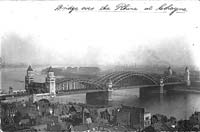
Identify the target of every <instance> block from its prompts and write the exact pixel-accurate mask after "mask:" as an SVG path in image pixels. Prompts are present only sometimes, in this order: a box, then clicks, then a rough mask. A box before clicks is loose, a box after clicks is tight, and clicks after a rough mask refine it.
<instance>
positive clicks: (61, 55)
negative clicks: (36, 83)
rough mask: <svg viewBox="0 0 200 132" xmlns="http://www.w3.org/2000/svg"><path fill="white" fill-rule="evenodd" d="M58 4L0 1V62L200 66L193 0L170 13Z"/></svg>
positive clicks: (198, 27) (198, 26)
mask: <svg viewBox="0 0 200 132" xmlns="http://www.w3.org/2000/svg"><path fill="white" fill-rule="evenodd" d="M116 3H117V2H115V3H114V2H111V4H116ZM58 4H60V3H59V2H48V4H47V3H44V2H23V3H22V2H21V3H20V2H19V3H14V2H13V3H9V2H3V3H1V5H0V17H1V21H0V36H1V40H0V42H1V47H2V48H1V49H2V50H1V54H2V56H3V57H4V58H5V60H6V62H8V63H27V64H65V65H85V66H91V65H119V64H120V65H121V64H122V65H123V64H134V63H137V64H158V65H159V64H165V65H187V64H195V65H198V66H200V61H198V58H200V52H199V51H200V41H199V38H200V37H199V36H200V20H199V19H198V17H199V15H198V14H199V13H198V12H200V8H199V7H198V6H199V5H197V4H196V3H194V2H193V3H192V2H191V3H190V4H188V3H185V4H184V5H185V6H187V7H188V12H187V13H185V14H183V13H179V14H174V15H172V16H169V15H168V14H163V13H130V12H129V13H123V12H110V13H108V12H101V13H99V12H90V13H89V12H85V13H83V12H81V13H80V12H78V13H72V14H67V13H66V12H55V11H54V10H53V9H54V8H55V7H56V6H57V5H58ZM67 4H69V3H66V4H64V5H67ZM70 4H72V3H70ZM80 4H83V3H81V2H80V1H79V2H75V3H74V5H80ZM87 4H88V5H89V4H91V2H88V3H87ZM92 4H94V3H92ZM97 4H105V2H104V3H103V2H98V3H97ZM137 4H138V6H141V4H144V3H143V2H140V3H136V5H137ZM156 4H159V3H156Z"/></svg>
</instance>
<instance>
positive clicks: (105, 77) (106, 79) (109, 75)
mask: <svg viewBox="0 0 200 132" xmlns="http://www.w3.org/2000/svg"><path fill="white" fill-rule="evenodd" d="M123 73H124V71H119V72H111V73H109V74H107V75H105V76H103V77H101V78H99V79H98V80H97V81H96V82H98V83H101V84H104V85H105V83H106V82H107V81H108V79H112V78H113V77H114V76H118V75H120V74H123Z"/></svg>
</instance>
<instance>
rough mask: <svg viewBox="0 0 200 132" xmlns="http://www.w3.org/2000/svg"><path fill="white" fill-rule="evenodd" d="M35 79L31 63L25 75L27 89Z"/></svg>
mask: <svg viewBox="0 0 200 132" xmlns="http://www.w3.org/2000/svg"><path fill="white" fill-rule="evenodd" d="M33 81H34V71H33V69H32V67H31V66H30V65H29V67H28V69H27V71H26V76H25V90H26V91H29V90H28V89H29V85H30V84H31V83H32V82H33Z"/></svg>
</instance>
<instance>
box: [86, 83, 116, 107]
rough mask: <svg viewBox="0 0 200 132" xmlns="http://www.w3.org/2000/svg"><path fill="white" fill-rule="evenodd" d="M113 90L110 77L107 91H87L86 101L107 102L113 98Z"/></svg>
mask: <svg viewBox="0 0 200 132" xmlns="http://www.w3.org/2000/svg"><path fill="white" fill-rule="evenodd" d="M112 91H113V89H112V81H111V80H110V79H109V80H108V83H107V84H106V90H105V91H99V92H92V93H86V101H87V103H89V104H91V103H95V102H100V103H103V104H106V103H107V102H109V101H111V100H112Z"/></svg>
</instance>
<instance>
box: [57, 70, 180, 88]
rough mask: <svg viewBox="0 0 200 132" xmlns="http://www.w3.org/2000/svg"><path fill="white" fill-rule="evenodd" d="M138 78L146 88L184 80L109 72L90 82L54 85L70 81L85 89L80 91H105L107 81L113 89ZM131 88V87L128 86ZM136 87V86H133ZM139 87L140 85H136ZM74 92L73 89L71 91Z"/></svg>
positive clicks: (76, 80) (79, 81) (178, 77)
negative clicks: (161, 82)
mask: <svg viewBox="0 0 200 132" xmlns="http://www.w3.org/2000/svg"><path fill="white" fill-rule="evenodd" d="M133 77H135V78H138V77H139V79H144V82H143V83H144V84H141V85H145V86H146V87H148V86H159V85H160V79H161V78H162V79H163V83H164V84H165V85H167V84H176V83H183V82H184V79H183V78H182V77H180V76H163V75H160V74H149V73H142V72H134V71H118V72H111V73H108V74H106V75H104V76H101V77H98V78H96V79H93V80H92V79H90V80H83V79H63V80H59V81H57V82H56V85H62V84H64V83H66V82H69V81H72V82H76V83H80V84H82V85H84V86H85V87H84V88H82V89H80V90H94V89H96V90H98V89H99V90H105V89H107V83H108V81H109V80H111V81H112V85H113V87H117V86H119V83H122V82H123V81H124V80H126V79H131V78H133ZM130 86H132V85H130ZM133 86H136V85H133ZM137 86H140V85H137ZM72 90H75V89H72ZM76 90H78V89H76Z"/></svg>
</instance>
